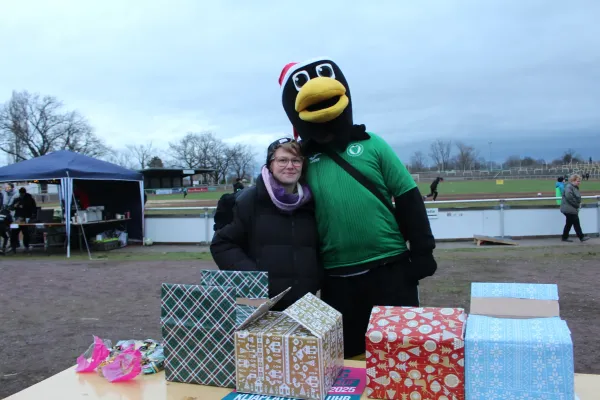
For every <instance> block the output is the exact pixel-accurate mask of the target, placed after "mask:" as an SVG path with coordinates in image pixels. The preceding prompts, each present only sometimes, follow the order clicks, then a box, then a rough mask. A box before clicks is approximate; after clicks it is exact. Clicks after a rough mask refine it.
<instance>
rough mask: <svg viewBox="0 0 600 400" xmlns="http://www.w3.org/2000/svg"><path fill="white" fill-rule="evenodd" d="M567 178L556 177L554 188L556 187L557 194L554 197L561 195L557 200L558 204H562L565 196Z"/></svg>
mask: <svg viewBox="0 0 600 400" xmlns="http://www.w3.org/2000/svg"><path fill="white" fill-rule="evenodd" d="M564 181H565V178H563V177H562V176H559V177H558V179H556V184H555V185H554V189H555V194H554V197H560V199H558V200H556V204H558V205H559V206H560V203H561V199H562V197H563V195H564V194H565V182H564Z"/></svg>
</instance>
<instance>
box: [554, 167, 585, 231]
mask: <svg viewBox="0 0 600 400" xmlns="http://www.w3.org/2000/svg"><path fill="white" fill-rule="evenodd" d="M580 184H581V176H579V175H577V174H574V175H571V177H570V178H569V183H568V184H567V186H565V192H564V194H563V198H562V204H561V205H560V212H562V213H563V214H564V215H565V218H566V222H565V228H564V230H563V234H562V241H563V242H572V240H571V239H569V232H571V228H572V227H574V228H575V233H576V234H577V237H578V238H579V240H581V241H582V242H585V241H586V240H589V237H587V236H584V235H583V231H582V230H581V223H580V222H579V209H580V208H581V195H580V194H579V185H580Z"/></svg>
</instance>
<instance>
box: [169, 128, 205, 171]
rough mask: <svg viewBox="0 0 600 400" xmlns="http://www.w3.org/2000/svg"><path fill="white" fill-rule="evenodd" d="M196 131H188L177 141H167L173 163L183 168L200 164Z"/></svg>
mask: <svg viewBox="0 0 600 400" xmlns="http://www.w3.org/2000/svg"><path fill="white" fill-rule="evenodd" d="M199 136H200V135H199V134H197V133H188V134H187V135H185V136H184V137H183V138H181V139H180V140H179V141H178V142H171V143H169V152H170V153H171V157H172V158H173V165H177V166H180V167H185V168H197V167H200V166H204V165H200V158H199V143H200V138H199Z"/></svg>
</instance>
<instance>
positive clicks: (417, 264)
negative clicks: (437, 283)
mask: <svg viewBox="0 0 600 400" xmlns="http://www.w3.org/2000/svg"><path fill="white" fill-rule="evenodd" d="M410 265H411V268H410V271H408V272H407V273H408V276H409V279H412V280H415V281H419V280H421V279H423V278H427V277H428V276H432V275H433V274H435V271H436V270H437V262H436V261H435V258H434V257H433V254H432V253H428V254H411V255H410Z"/></svg>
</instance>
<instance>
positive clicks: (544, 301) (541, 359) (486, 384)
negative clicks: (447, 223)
mask: <svg viewBox="0 0 600 400" xmlns="http://www.w3.org/2000/svg"><path fill="white" fill-rule="evenodd" d="M574 372H575V371H574V367H573V342H572V341H571V332H570V331H569V328H568V327H567V323H566V322H565V321H563V320H562V319H560V316H559V308H558V288H557V286H556V285H549V284H521V283H473V284H472V286H471V314H470V315H469V317H468V319H467V331H466V338H465V374H466V376H465V394H466V399H467V400H489V399H495V400H521V399H523V400H526V399H527V400H530V399H531V400H533V399H536V400H573V399H574V398H575V390H574V386H575V384H574Z"/></svg>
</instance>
